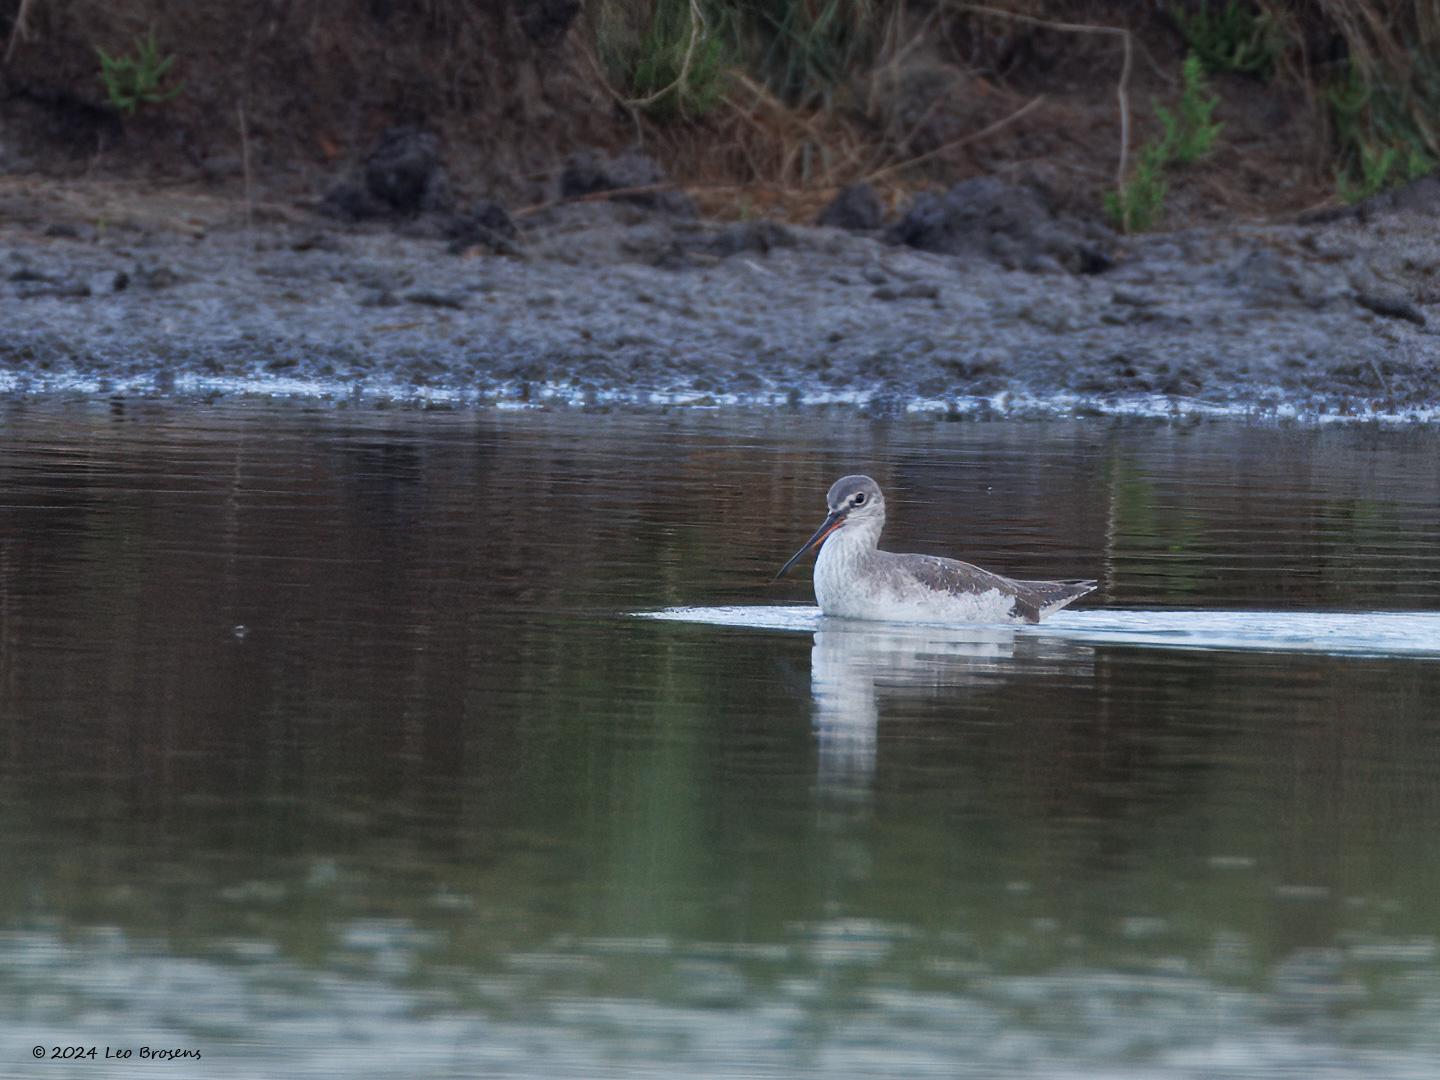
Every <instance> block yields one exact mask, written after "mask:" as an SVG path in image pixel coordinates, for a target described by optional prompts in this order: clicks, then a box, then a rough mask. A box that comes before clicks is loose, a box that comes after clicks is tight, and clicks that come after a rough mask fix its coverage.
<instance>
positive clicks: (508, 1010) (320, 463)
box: [0, 401, 1440, 1080]
mask: <svg viewBox="0 0 1440 1080" xmlns="http://www.w3.org/2000/svg"><path fill="white" fill-rule="evenodd" d="M0 430H3V444H0V508H3V510H0V747H3V750H0V866H3V867H4V868H5V872H4V873H3V874H0V1074H4V1075H9V1074H11V1073H14V1074H16V1075H38V1074H39V1073H40V1072H42V1071H43V1072H44V1073H45V1074H46V1075H55V1076H62V1075H82V1074H83V1075H87V1076H92V1077H95V1076H107V1075H110V1076H117V1077H118V1076H125V1077H132V1076H134V1075H135V1073H136V1071H137V1069H136V1066H135V1065H134V1064H133V1063H132V1064H127V1065H116V1064H114V1063H109V1064H107V1063H105V1062H104V1061H100V1062H95V1063H91V1062H85V1063H72V1064H67V1063H62V1062H45V1063H43V1066H42V1065H41V1064H36V1063H33V1062H32V1061H31V1059H30V1053H31V1047H32V1046H34V1045H44V1046H50V1045H65V1044H77V1045H98V1046H100V1047H102V1048H103V1047H104V1046H106V1045H110V1046H129V1047H137V1048H138V1047H139V1046H141V1045H150V1046H167V1047H181V1048H196V1049H199V1050H201V1051H202V1052H203V1054H204V1059H203V1061H202V1062H201V1063H200V1064H198V1065H194V1066H191V1065H173V1066H166V1068H167V1069H169V1070H171V1075H197V1076H200V1075H203V1076H206V1077H226V1076H236V1077H239V1076H252V1075H257V1074H275V1075H282V1074H283V1075H286V1076H322V1075H323V1076H329V1075H346V1076H358V1077H368V1076H375V1077H380V1076H391V1075H414V1076H456V1077H459V1076H473V1075H490V1076H507V1077H509V1076H513V1077H594V1076H616V1077H621V1076H625V1077H629V1076H656V1077H662V1076H673V1075H675V1074H677V1073H678V1072H680V1071H681V1070H683V1071H684V1072H686V1073H688V1074H691V1075H694V1076H697V1077H739V1076H815V1077H819V1076H826V1077H830V1076H836V1077H890V1076H896V1075H906V1076H935V1077H942V1076H943V1077H956V1076H975V1077H993V1076H1007V1077H1036V1078H1039V1077H1047V1078H1048V1077H1070V1076H1073V1077H1081V1076H1084V1077H1094V1076H1105V1077H1127V1078H1132V1077H1133V1078H1137V1080H1138V1078H1140V1077H1145V1078H1152V1077H1161V1078H1172V1077H1173V1078H1187V1080H1188V1078H1194V1080H1199V1078H1202V1077H1204V1078H1214V1077H1280V1076H1297V1077H1300V1076H1305V1077H1309V1076H1316V1075H1326V1076H1347V1077H1349V1076H1354V1077H1367V1078H1368V1077H1416V1078H1419V1077H1427V1078H1428V1077H1431V1076H1433V1075H1435V1073H1436V1071H1437V1068H1440V945H1437V942H1440V936H1437V935H1440V786H1437V784H1436V783H1435V777H1436V775H1437V772H1440V723H1437V721H1436V719H1435V716H1436V710H1435V705H1434V703H1435V702H1436V700H1440V664H1437V661H1436V660H1435V659H1433V658H1431V657H1427V656H1425V655H1412V654H1406V651H1405V650H1403V649H1399V648H1394V649H1387V648H1385V647H1384V646H1383V645H1381V646H1379V647H1375V648H1371V649H1369V650H1367V655H1343V654H1337V653H1336V652H1335V651H1333V650H1309V651H1296V650H1294V649H1290V650H1288V651H1275V650H1270V649H1267V648H1249V649H1239V648H1231V647H1226V643H1225V642H1224V641H1223V640H1220V641H1211V642H1209V643H1208V644H1207V645H1206V647H1203V648H1187V649H1173V648H1166V649H1161V648H1153V647H1149V645H1147V644H1145V643H1144V642H1141V641H1133V640H1132V641H1115V640H1105V639H1100V640H1086V639H1084V638H1083V637H1079V636H1075V635H1065V634H1030V633H1021V634H1013V633H1012V634H1005V633H1000V634H996V633H995V632H993V631H988V630H981V629H974V628H971V629H968V630H963V631H939V630H936V629H934V628H928V629H927V628H893V627H892V628H885V627H874V626H869V627H867V626H863V625H850V626H822V625H818V624H817V625H815V626H807V627H804V628H802V629H801V630H799V631H797V630H795V629H794V628H790V629H784V628H780V629H775V628H771V629H766V628H755V627H748V626H716V625H704V624H696V623H680V622H660V621H654V620H642V619H636V618H634V617H632V616H631V615H630V614H629V613H631V612H635V611H643V610H657V609H663V608H673V607H681V606H710V607H717V606H727V605H728V606H737V605H746V606H751V605H777V604H790V603H803V602H807V601H808V600H809V593H808V584H807V582H806V580H805V577H806V576H805V574H803V573H801V574H799V575H798V576H797V578H796V580H794V581H787V582H785V583H782V584H780V585H771V584H769V578H770V576H771V574H773V572H774V570H775V568H776V567H778V566H779V564H780V563H781V562H783V561H784V559H785V558H786V557H787V556H788V555H789V553H790V552H791V551H792V550H794V548H795V547H796V546H797V545H798V544H799V542H800V541H802V540H803V539H804V538H805V537H806V536H808V535H809V533H810V531H811V529H812V528H813V527H814V525H815V524H816V523H817V522H818V519H819V516H820V515H821V513H822V512H823V496H824V491H825V489H826V487H827V486H828V484H829V482H830V481H831V480H832V479H833V478H834V477H835V476H837V475H840V474H841V473H844V472H850V471H856V470H859V469H863V470H865V471H869V472H871V473H872V474H873V475H875V476H876V478H877V479H878V480H879V481H880V482H881V484H882V485H883V486H884V487H885V489H886V492H887V496H888V502H889V504H890V507H891V519H892V522H891V525H890V528H889V532H888V534H887V539H888V540H889V542H890V546H892V547H894V548H896V549H900V550H921V551H931V552H936V553H942V554H953V555H959V556H962V557H965V558H969V559H972V560H973V561H976V562H979V563H982V564H984V565H987V566H991V567H994V568H995V569H998V570H1001V571H1003V572H1006V573H1010V574H1012V575H1016V576H1033V577H1043V576H1050V575H1054V576H1081V575H1085V576H1096V577H1099V578H1100V579H1101V582H1102V585H1101V590H1100V592H1099V593H1098V594H1097V596H1096V597H1095V602H1094V603H1093V604H1091V605H1090V607H1089V608H1088V609H1078V610H1077V612H1076V614H1077V615H1079V616H1085V617H1088V618H1090V619H1092V620H1093V619H1100V618H1109V619H1111V620H1112V621H1114V620H1115V619H1120V618H1138V617H1140V616H1137V615H1136V614H1135V613H1137V612H1140V613H1143V612H1147V611H1149V612H1153V613H1155V617H1162V616H1166V615H1167V614H1168V615H1170V616H1173V613H1174V612H1175V611H1177V610H1180V609H1184V610H1186V611H1194V612H1199V613H1201V615H1203V616H1204V617H1206V618H1209V619H1214V620H1221V621H1222V623H1223V621H1224V620H1225V619H1227V618H1228V616H1227V612H1230V611H1233V610H1237V609H1239V610H1245V611H1248V612H1252V613H1253V612H1260V613H1267V615H1268V617H1271V618H1272V619H1278V620H1280V621H1281V622H1282V623H1283V624H1284V625H1285V626H1286V627H1287V632H1289V633H1290V634H1291V635H1292V636H1298V637H1300V638H1303V637H1304V630H1305V627H1306V625H1307V616H1306V614H1305V613H1307V612H1314V611H1323V612H1327V613H1330V615H1331V616H1332V617H1336V618H1340V617H1343V618H1352V619H1353V618H1363V616H1362V615H1361V613H1364V612H1370V611H1383V612H1392V613H1393V612H1413V613H1420V617H1422V618H1424V619H1432V618H1433V616H1434V614H1435V613H1437V612H1440V550H1437V545H1436V537H1437V535H1440V477H1437V472H1436V470H1435V468H1434V462H1435V461H1436V459H1437V452H1440V437H1437V436H1436V435H1435V434H1433V433H1430V432H1428V431H1425V430H1423V429H1411V430H1401V431H1387V430H1383V429H1379V428H1364V427H1356V428H1348V429H1338V428H1335V429H1325V430H1319V429H1305V428H1295V429H1285V428H1273V427H1272V428H1264V427H1245V426H1241V425H1226V424H1200V425H1189V426H1157V425H1151V424H1113V423H1109V422H1104V423H1101V422H1091V423H1036V424H1016V425H1007V424H968V423H944V422H940V421H938V420H912V421H907V422H898V421H897V422H882V421H874V422H871V421H864V420H860V419H857V418H856V417H855V416H854V415H852V414H837V415H836V416H833V417H825V416H819V415H813V414H812V415H805V414H791V415H784V414H779V415H772V416H752V415H746V414H737V413H716V414H706V413H694V412H690V413H678V414H673V415H665V414H654V415H616V414H579V413H564V414H544V413H508V414H507V413H465V412H454V413H451V412H443V411H431V412H425V411H384V410H345V409H333V408H323V409H311V408H306V407H301V406H286V405H240V404H225V405H211V406H207V405H202V404H194V405H171V404H163V405H162V404H145V403H135V402H130V403H118V402H117V403H114V404H108V403H106V404H97V403H94V402H85V401H78V402H73V403H64V402H44V403H37V402H29V403H19V404H10V405H7V406H5V408H4V410H3V429H0ZM1087 610H1088V612H1089V614H1088V616H1087V615H1086V612H1087ZM1116 613H1119V614H1116ZM1313 625H1314V627H1315V629H1316V633H1317V634H1320V633H1322V632H1323V630H1324V626H1325V625H1326V624H1325V622H1324V620H1315V621H1314V623H1313ZM1362 625H1363V624H1362ZM1414 651H1415V650H1411V652H1412V653H1413V652H1414ZM1419 652H1420V653H1422V654H1423V652H1424V650H1423V649H1422V650H1419Z"/></svg>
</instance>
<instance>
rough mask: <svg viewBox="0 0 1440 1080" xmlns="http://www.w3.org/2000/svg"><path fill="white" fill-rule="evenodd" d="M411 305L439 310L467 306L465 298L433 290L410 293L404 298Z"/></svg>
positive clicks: (417, 290) (418, 290) (419, 290)
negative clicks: (421, 305)
mask: <svg viewBox="0 0 1440 1080" xmlns="http://www.w3.org/2000/svg"><path fill="white" fill-rule="evenodd" d="M403 299H404V300H405V301H407V302H408V303H411V304H423V305H424V306H426V307H438V308H462V307H464V306H465V298H464V297H463V296H460V295H459V294H457V293H447V292H436V291H434V290H432V289H416V290H415V291H413V292H408V293H406V294H405V296H404V297H403Z"/></svg>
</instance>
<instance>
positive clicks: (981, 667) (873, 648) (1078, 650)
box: [810, 619, 1092, 794]
mask: <svg viewBox="0 0 1440 1080" xmlns="http://www.w3.org/2000/svg"><path fill="white" fill-rule="evenodd" d="M1091 657H1092V650H1091V649H1090V648H1089V647H1087V646H1079V645H1074V644H1072V643H1069V642H1066V641H1064V640H1063V639H1042V638H1034V637H1026V636H1023V635H1021V634H1019V633H1017V632H1016V630H1015V629H1014V628H1011V627H1006V626H966V627H943V626H907V625H898V624H893V623H883V624H875V623H864V622H857V621H853V620H844V619H822V620H821V622H820V627H819V629H818V630H816V632H815V642H814V645H813V647H812V648H811V650H810V692H811V697H812V699H813V701H814V706H815V734H816V739H817V744H818V750H819V764H818V769H817V780H818V782H819V785H820V787H821V788H822V789H823V790H827V791H831V792H835V793H845V792H850V793H854V794H863V793H865V792H866V791H868V788H869V784H870V779H871V776H872V775H873V773H874V771H875V751H876V737H877V733H878V731H879V722H880V711H881V704H882V701H896V700H901V699H909V700H918V701H937V700H941V701H943V700H945V699H947V698H950V697H952V696H955V695H959V694H973V693H979V692H984V691H986V690H990V689H994V688H995V687H997V686H999V685H1001V684H1002V683H1004V682H1006V681H1008V680H1009V679H1011V678H1013V677H1015V676H1018V675H1020V674H1021V673H1024V674H1026V675H1032V676H1033V675H1035V674H1037V673H1041V672H1047V671H1058V670H1060V669H1061V668H1070V667H1073V666H1074V665H1075V664H1076V663H1084V664H1088V663H1089V662H1090V660H1091Z"/></svg>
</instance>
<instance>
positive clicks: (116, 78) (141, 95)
mask: <svg viewBox="0 0 1440 1080" xmlns="http://www.w3.org/2000/svg"><path fill="white" fill-rule="evenodd" d="M95 52H96V53H98V54H99V56H100V81H101V82H103V83H104V84H105V93H106V95H107V96H108V97H109V99H110V104H111V105H112V106H114V107H115V108H116V109H118V110H119V111H120V112H122V113H124V114H125V115H126V116H133V115H134V114H135V110H136V109H138V108H139V107H140V106H142V105H159V104H161V103H162V102H166V101H169V100H171V99H172V98H174V97H175V96H176V95H177V94H179V93H180V91H181V90H183V89H184V88H185V84H184V83H183V82H182V83H177V84H176V85H175V86H172V87H170V88H168V89H162V88H161V86H160V82H161V80H162V79H164V78H165V75H166V73H167V72H168V71H169V70H170V67H171V65H172V64H174V63H175V56H174V54H173V53H172V54H171V55H169V56H166V57H163V58H162V57H161V56H160V50H159V49H158V47H157V46H156V44H155V31H154V30H151V31H150V33H149V34H147V35H146V36H145V37H143V38H136V39H135V52H134V54H133V55H129V54H127V55H124V56H111V55H110V54H109V53H107V52H106V51H105V50H104V49H102V48H100V47H99V46H96V48H95Z"/></svg>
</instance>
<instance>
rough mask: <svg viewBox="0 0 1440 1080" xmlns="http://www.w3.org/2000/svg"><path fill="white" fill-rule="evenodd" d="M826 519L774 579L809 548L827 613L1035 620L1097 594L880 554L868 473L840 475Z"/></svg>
mask: <svg viewBox="0 0 1440 1080" xmlns="http://www.w3.org/2000/svg"><path fill="white" fill-rule="evenodd" d="M825 500H826V503H827V504H828V508H829V511H830V512H829V514H827V515H826V517H825V520H824V521H823V522H821V523H820V528H818V529H816V530H815V535H814V536H812V537H810V539H809V540H807V541H805V546H804V547H802V548H801V549H800V550H799V551H797V552H796V553H795V554H794V555H792V556H791V557H790V561H789V562H787V563H786V564H785V565H784V566H782V567H781V568H780V573H779V574H776V575H775V577H776V578H779V577H780V576H781V574H784V573H785V572H786V571H787V570H789V569H790V568H791V567H792V566H794V565H795V564H796V563H797V562H799V561H800V558H801V556H803V555H804V554H805V553H806V552H807V551H809V550H811V549H812V548H815V547H819V548H820V554H819V556H818V557H817V558H816V560H815V599H816V601H817V602H818V603H819V605H820V610H821V611H823V612H824V613H825V614H826V615H835V616H839V617H841V618H847V619H880V620H886V621H891V622H947V623H948V622H984V623H1019V622H1032V623H1034V622H1039V621H1040V620H1041V619H1043V618H1044V617H1045V616H1047V615H1050V614H1052V613H1054V612H1056V611H1059V610H1060V609H1061V608H1063V607H1064V606H1065V605H1066V604H1068V603H1070V602H1071V601H1072V600H1075V599H1076V598H1078V597H1081V596H1084V595H1085V594H1086V593H1088V592H1092V591H1093V590H1094V589H1095V582H1093V581H1015V580H1014V579H1012V578H1007V577H1002V576H1001V575H999V574H994V573H991V572H990V571H989V570H982V569H981V568H980V567H978V566H972V565H971V564H970V563H964V562H960V561H958V560H956V559H942V558H941V557H939V556H938V555H897V554H894V553H893V552H889V551H881V550H880V548H879V543H880V530H882V529H883V528H884V527H885V496H884V495H883V494H882V493H881V491H880V485H879V484H877V483H875V481H874V480H871V479H870V477H868V476H842V477H841V478H840V479H839V480H836V481H835V483H834V485H833V486H832V487H831V488H830V492H829V494H828V495H826V497H825Z"/></svg>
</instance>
